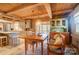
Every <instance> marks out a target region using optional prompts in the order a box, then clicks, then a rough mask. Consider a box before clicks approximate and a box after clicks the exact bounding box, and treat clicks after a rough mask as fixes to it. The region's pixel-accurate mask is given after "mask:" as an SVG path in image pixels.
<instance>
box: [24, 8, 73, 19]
mask: <svg viewBox="0 0 79 59" xmlns="http://www.w3.org/2000/svg"><path fill="white" fill-rule="evenodd" d="M71 11H73V10H72V9H67V10H60V11H54V12H52V13H53V15H60V14H64V13H68V12H69V13H70V12H71ZM46 16H48V14H43V15H38V16H29V17H23V19H27V18H42V17H46Z"/></svg>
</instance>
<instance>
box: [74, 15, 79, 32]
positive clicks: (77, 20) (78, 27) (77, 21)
mask: <svg viewBox="0 0 79 59" xmlns="http://www.w3.org/2000/svg"><path fill="white" fill-rule="evenodd" d="M74 19H75V25H76V32H79V15H78V16H76V17H75V18H74Z"/></svg>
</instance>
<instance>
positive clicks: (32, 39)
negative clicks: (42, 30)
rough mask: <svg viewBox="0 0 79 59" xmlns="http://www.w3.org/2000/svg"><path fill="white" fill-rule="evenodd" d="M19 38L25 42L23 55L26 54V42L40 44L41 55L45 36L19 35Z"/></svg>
mask: <svg viewBox="0 0 79 59" xmlns="http://www.w3.org/2000/svg"><path fill="white" fill-rule="evenodd" d="M19 38H22V39H24V41H25V54H27V48H28V44H29V43H28V42H32V43H34V42H35V43H37V42H38V43H41V54H42V55H43V46H44V40H45V39H46V38H47V34H42V35H21V36H19Z"/></svg>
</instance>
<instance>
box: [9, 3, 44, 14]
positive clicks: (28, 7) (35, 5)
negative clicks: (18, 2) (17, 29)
mask: <svg viewBox="0 0 79 59" xmlns="http://www.w3.org/2000/svg"><path fill="white" fill-rule="evenodd" d="M40 5H43V4H42V3H38V4H34V5H31V6H27V7H24V8H19V9H18V10H14V11H11V12H8V13H7V14H11V13H14V12H17V11H19V10H23V9H31V8H35V7H38V6H40Z"/></svg>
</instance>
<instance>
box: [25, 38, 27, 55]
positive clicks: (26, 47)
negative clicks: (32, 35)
mask: <svg viewBox="0 0 79 59" xmlns="http://www.w3.org/2000/svg"><path fill="white" fill-rule="evenodd" d="M26 54H27V41H26V39H25V55H26Z"/></svg>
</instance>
